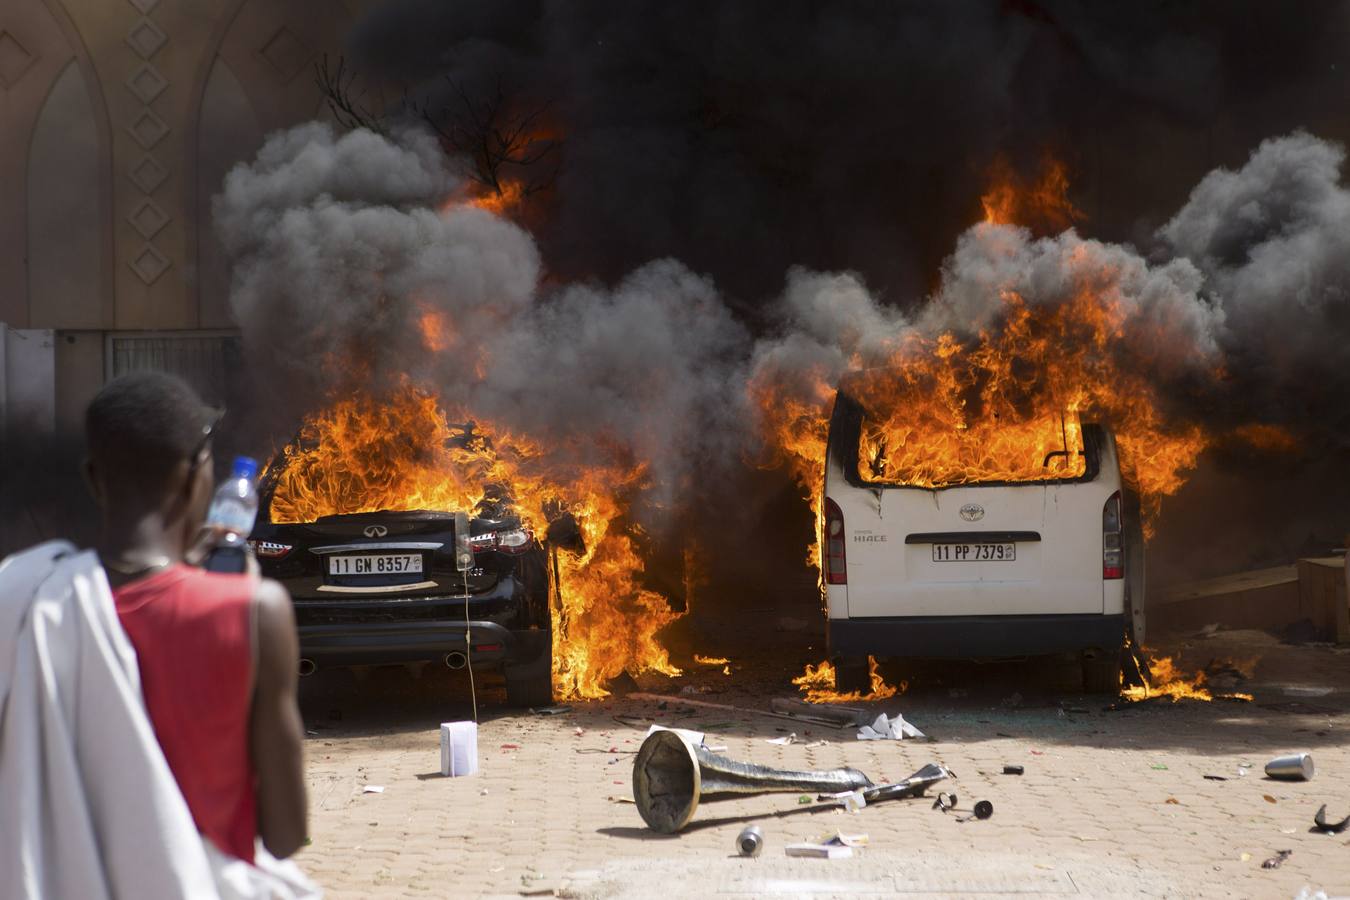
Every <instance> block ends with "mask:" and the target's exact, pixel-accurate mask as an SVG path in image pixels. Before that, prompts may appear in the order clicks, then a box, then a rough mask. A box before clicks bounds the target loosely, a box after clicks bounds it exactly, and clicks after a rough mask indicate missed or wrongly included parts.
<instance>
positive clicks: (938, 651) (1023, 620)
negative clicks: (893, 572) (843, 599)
mask: <svg viewBox="0 0 1350 900" xmlns="http://www.w3.org/2000/svg"><path fill="white" fill-rule="evenodd" d="M1124 634H1125V617H1124V616H1123V615H1100V614H1096V613H1087V614H1075V615H1053V616H898V617H881V618H867V619H828V620H827V621H826V637H827V639H828V643H829V648H830V651H829V652H830V656H831V657H836V656H863V655H866V654H871V655H873V656H911V657H921V658H929V659H967V658H971V657H981V656H1036V655H1039V654H1044V653H1065V652H1071V651H1077V650H1086V649H1088V648H1090V647H1096V648H1100V649H1103V650H1108V649H1111V648H1113V647H1119V646H1121V644H1122V643H1123V642H1124Z"/></svg>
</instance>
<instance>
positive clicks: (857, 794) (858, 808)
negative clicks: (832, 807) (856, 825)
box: [839, 790, 867, 813]
mask: <svg viewBox="0 0 1350 900" xmlns="http://www.w3.org/2000/svg"><path fill="white" fill-rule="evenodd" d="M839 802H840V805H841V806H843V807H844V812H851V813H856V812H862V811H863V809H864V807H866V806H867V797H866V795H865V794H863V792H862V791H860V790H858V791H853V792H851V793H847V794H844V795H843V796H842V797H840V798H839Z"/></svg>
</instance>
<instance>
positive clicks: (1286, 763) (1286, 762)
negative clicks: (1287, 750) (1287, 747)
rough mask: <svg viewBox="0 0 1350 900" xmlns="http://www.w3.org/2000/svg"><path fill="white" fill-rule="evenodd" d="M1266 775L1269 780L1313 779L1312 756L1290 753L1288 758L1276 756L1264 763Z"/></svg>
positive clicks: (1309, 754)
mask: <svg viewBox="0 0 1350 900" xmlns="http://www.w3.org/2000/svg"><path fill="white" fill-rule="evenodd" d="M1266 774H1267V775H1269V776H1270V777H1271V778H1282V779H1284V780H1286V781H1307V780H1308V779H1310V778H1312V777H1313V760H1312V754H1311V753H1291V754H1290V755H1288V756H1277V757H1275V758H1274V759H1272V760H1271V761H1270V762H1268V763H1266Z"/></svg>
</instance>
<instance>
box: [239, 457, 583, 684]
mask: <svg viewBox="0 0 1350 900" xmlns="http://www.w3.org/2000/svg"><path fill="white" fill-rule="evenodd" d="M286 462H287V460H286V456H285V454H284V453H283V454H281V455H279V456H278V457H277V459H276V460H274V461H273V464H272V465H271V466H269V468H268V471H267V474H266V476H264V478H263V481H262V484H261V485H260V490H259V495H260V496H259V500H260V507H259V513H258V523H257V525H256V527H255V528H254V531H253V534H252V536H251V544H252V546H253V548H254V552H255V553H256V555H257V557H258V561H259V563H260V565H261V567H262V571H263V574H264V575H266V576H267V577H269V578H275V579H276V580H277V581H279V582H281V583H282V584H283V585H285V586H286V588H287V589H288V590H289V591H290V593H291V597H292V598H293V600H294V603H295V616H296V624H297V626H298V628H299V634H300V655H301V661H300V666H301V674H302V675H303V674H309V673H311V672H313V671H314V670H315V669H317V668H318V667H319V666H330V665H336V666H344V665H364V664H384V663H409V662H423V661H436V662H444V663H445V665H447V666H449V667H450V668H452V669H458V668H462V667H464V666H465V665H468V664H469V663H470V662H472V664H473V666H474V668H475V670H479V667H485V668H486V667H500V669H501V670H502V672H503V674H504V675H505V677H506V692H507V700H508V702H509V703H510V704H511V705H513V706H542V705H547V704H548V703H549V702H551V699H552V681H551V675H552V629H551V621H552V617H551V610H550V600H551V597H552V594H553V590H554V583H555V577H554V575H553V572H554V566H555V565H556V558H555V557H551V556H550V553H549V551H548V548H547V547H546V546H545V543H544V542H543V541H541V540H540V539H539V537H537V536H536V535H535V534H534V533H533V532H532V531H531V530H530V528H529V527H528V526H527V525H526V524H525V523H523V522H522V521H521V519H520V518H519V517H518V516H517V515H515V514H514V513H513V511H512V509H511V507H510V504H509V501H508V500H505V499H502V498H500V497H495V498H494V497H489V498H488V499H485V500H484V501H483V502H481V503H480V504H479V506H478V508H477V509H476V510H474V511H473V512H472V513H470V514H465V513H453V512H445V511H437V510H425V509H417V510H408V511H383V512H361V513H355V514H347V515H329V516H321V517H319V518H317V519H315V520H314V521H312V522H303V523H288V524H279V523H274V522H273V521H272V520H271V507H272V500H273V497H274V493H275V491H276V487H277V483H278V479H279V476H280V474H281V472H282V471H283V470H284V467H285V465H286ZM569 525H570V527H569ZM549 531H550V534H552V535H554V543H555V544H558V543H566V542H567V541H568V540H569V539H570V540H579V539H580V538H579V532H577V530H576V527H575V522H574V521H571V520H570V517H564V518H563V519H561V520H559V521H557V522H555V523H554V525H553V527H551V528H550V529H549ZM457 546H458V549H459V552H458V554H457ZM457 557H458V558H457Z"/></svg>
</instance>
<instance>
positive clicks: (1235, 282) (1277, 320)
mask: <svg viewBox="0 0 1350 900" xmlns="http://www.w3.org/2000/svg"><path fill="white" fill-rule="evenodd" d="M1344 162H1345V149H1344V148H1343V147H1341V146H1340V145H1339V144H1335V143H1332V142H1330V141H1326V140H1322V139H1320V138H1317V137H1314V136H1312V135H1310V134H1307V133H1306V132H1297V133H1295V134H1292V135H1289V136H1287V137H1280V138H1272V139H1269V140H1266V141H1263V142H1262V143H1261V145H1260V146H1259V147H1258V148H1257V149H1256V150H1255V152H1253V153H1252V155H1251V158H1250V159H1248V160H1247V162H1246V164H1245V165H1243V166H1242V168H1240V169H1238V170H1237V171H1232V170H1229V169H1222V168H1221V169H1217V170H1215V171H1213V172H1211V173H1210V174H1208V175H1206V176H1205V178H1204V179H1203V180H1202V181H1201V182H1200V183H1199V185H1197V186H1196V188H1195V190H1194V191H1192V192H1191V196H1190V199H1189V200H1188V201H1187V203H1186V205H1185V206H1184V207H1182V209H1181V210H1180V211H1179V212H1178V213H1177V214H1176V216H1174V217H1173V218H1172V219H1171V221H1169V222H1168V223H1167V224H1166V225H1164V226H1163V227H1162V228H1161V230H1160V231H1159V235H1160V236H1161V237H1162V238H1163V240H1164V241H1166V243H1167V245H1168V247H1169V248H1170V249H1171V251H1172V252H1174V253H1176V254H1178V255H1179V256H1184V257H1187V258H1189V259H1190V260H1191V261H1192V262H1194V263H1195V265H1196V266H1198V267H1199V269H1200V270H1201V271H1203V272H1204V275H1205V281H1206V285H1207V288H1208V289H1209V290H1210V291H1212V292H1213V293H1214V295H1215V296H1216V298H1217V301H1218V303H1219V304H1220V305H1221V306H1222V308H1223V310H1224V313H1225V315H1226V317H1227V328H1226V331H1225V333H1224V335H1223V345H1224V349H1225V351H1226V352H1227V354H1228V358H1229V366H1230V369H1231V372H1232V375H1233V392H1234V395H1236V396H1240V397H1242V401H1243V402H1242V403H1241V404H1240V406H1239V407H1238V408H1240V409H1241V411H1242V412H1244V413H1246V414H1248V415H1252V414H1255V415H1259V416H1262V417H1265V418H1268V419H1272V420H1275V421H1285V422H1291V423H1293V424H1299V425H1314V424H1318V423H1315V422H1309V421H1306V420H1307V419H1309V418H1311V417H1312V415H1317V416H1330V417H1331V418H1330V419H1328V420H1327V421H1324V422H1322V423H1320V424H1321V425H1322V426H1323V428H1324V429H1325V430H1327V431H1330V430H1332V429H1335V428H1337V426H1338V425H1339V424H1342V423H1344V421H1345V417H1346V416H1347V415H1348V414H1350V411H1348V410H1347V401H1348V400H1350V341H1347V338H1350V190H1347V189H1346V188H1345V187H1344V186H1343V185H1342V184H1341V167H1342V165H1343V164H1344ZM1310 405H1311V407H1312V408H1311V409H1310V408H1309V407H1310ZM1235 411H1236V410H1235ZM1300 420H1303V421H1300Z"/></svg>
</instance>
